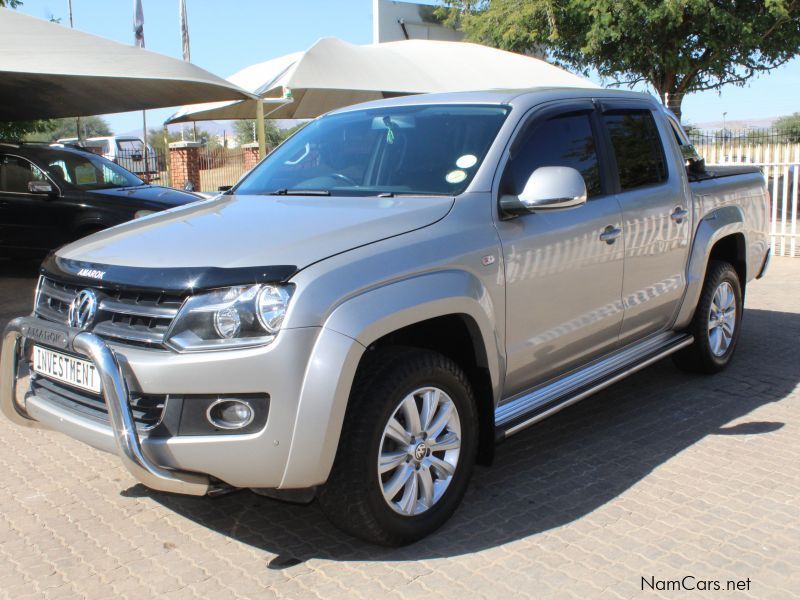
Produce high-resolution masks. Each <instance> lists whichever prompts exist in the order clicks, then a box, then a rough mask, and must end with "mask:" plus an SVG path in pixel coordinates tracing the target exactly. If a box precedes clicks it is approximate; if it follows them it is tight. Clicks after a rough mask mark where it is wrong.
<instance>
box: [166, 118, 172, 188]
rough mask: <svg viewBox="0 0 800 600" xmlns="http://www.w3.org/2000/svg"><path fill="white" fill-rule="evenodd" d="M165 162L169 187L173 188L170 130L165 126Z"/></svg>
mask: <svg viewBox="0 0 800 600" xmlns="http://www.w3.org/2000/svg"><path fill="white" fill-rule="evenodd" d="M164 148H165V150H164V153H165V156H164V160H165V161H166V167H167V187H172V169H171V168H170V166H169V129H167V126H166V125H164Z"/></svg>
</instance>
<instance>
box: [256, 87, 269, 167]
mask: <svg viewBox="0 0 800 600" xmlns="http://www.w3.org/2000/svg"><path fill="white" fill-rule="evenodd" d="M256 133H257V135H258V159H259V160H261V159H263V158H264V157H265V156H266V155H267V139H266V132H265V131H264V103H263V102H262V101H261V98H258V99H257V100H256Z"/></svg>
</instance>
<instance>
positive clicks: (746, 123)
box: [690, 117, 779, 129]
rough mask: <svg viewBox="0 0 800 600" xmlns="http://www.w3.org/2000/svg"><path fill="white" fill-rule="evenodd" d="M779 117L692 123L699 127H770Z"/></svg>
mask: <svg viewBox="0 0 800 600" xmlns="http://www.w3.org/2000/svg"><path fill="white" fill-rule="evenodd" d="M778 118H779V117H761V118H758V119H730V120H726V121H725V122H724V123H723V122H722V121H705V122H703V123H690V125H692V127H697V128H698V129H722V128H723V127H725V128H726V129H768V128H770V127H772V124H773V123H774V122H775V121H776V120H777V119H778Z"/></svg>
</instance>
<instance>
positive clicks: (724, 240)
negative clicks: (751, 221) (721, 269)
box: [706, 232, 747, 294]
mask: <svg viewBox="0 0 800 600" xmlns="http://www.w3.org/2000/svg"><path fill="white" fill-rule="evenodd" d="M715 260H717V261H722V262H726V263H728V264H730V265H731V266H732V267H733V268H734V270H735V271H736V274H737V275H738V276H739V285H740V286H741V288H742V293H743V294H744V289H745V285H746V283H747V242H746V240H745V237H744V233H742V232H737V233H731V234H729V235H726V236H723V237H721V238H720V239H718V240H717V241H716V242H714V245H713V246H712V247H711V251H710V252H709V255H708V261H707V265H706V272H708V268H709V266H710V265H711V263H712V262H713V261H715Z"/></svg>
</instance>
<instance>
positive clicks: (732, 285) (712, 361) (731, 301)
mask: <svg viewBox="0 0 800 600" xmlns="http://www.w3.org/2000/svg"><path fill="white" fill-rule="evenodd" d="M742 308H743V306H742V287H741V283H740V282H739V276H738V274H737V273H736V270H735V269H734V268H733V266H732V265H731V264H730V263H727V262H723V261H712V262H711V263H710V264H709V266H708V272H707V273H706V280H705V283H704V285H703V291H702V293H701V294H700V300H699V301H698V303H697V308H696V309H695V314H694V318H693V320H692V324H691V325H690V326H689V329H688V331H689V333H691V334H692V335H693V336H694V343H693V344H692V345H691V346H688V347H687V348H685V349H683V350H681V351H680V352H678V353H676V354H675V355H674V360H675V363H676V364H677V365H678V366H679V367H681V368H682V369H685V370H687V371H693V372H695V373H718V372H719V371H722V370H723V369H724V368H725V367H727V366H728V364H729V363H730V361H731V359H732V358H733V353H734V351H735V349H736V342H737V340H738V339H739V331H740V329H741V321H742Z"/></svg>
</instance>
